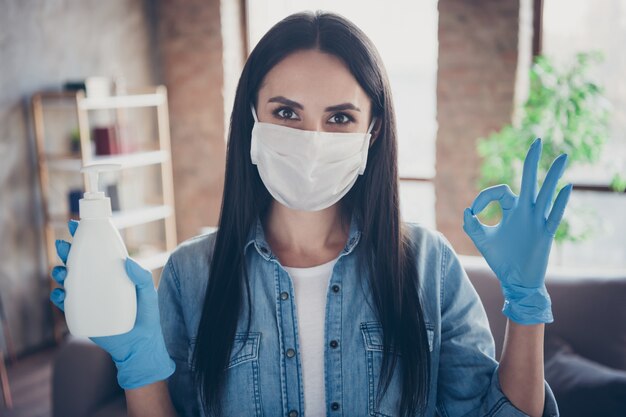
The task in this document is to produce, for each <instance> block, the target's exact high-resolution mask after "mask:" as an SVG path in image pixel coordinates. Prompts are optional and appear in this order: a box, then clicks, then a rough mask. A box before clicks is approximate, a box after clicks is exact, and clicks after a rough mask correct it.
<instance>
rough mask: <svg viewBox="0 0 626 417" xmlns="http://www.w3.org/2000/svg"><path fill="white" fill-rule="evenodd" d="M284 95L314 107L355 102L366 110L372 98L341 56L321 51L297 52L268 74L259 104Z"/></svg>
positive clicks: (260, 91) (262, 87)
mask: <svg viewBox="0 0 626 417" xmlns="http://www.w3.org/2000/svg"><path fill="white" fill-rule="evenodd" d="M278 95H282V96H285V97H287V98H289V99H290V100H294V101H297V102H298V103H301V104H303V105H304V107H305V109H306V108H307V106H313V107H325V106H328V105H333V104H340V103H344V102H351V103H353V104H355V105H357V106H359V107H361V109H362V110H364V107H366V104H367V103H368V102H369V97H368V96H367V94H366V93H365V91H364V90H363V89H362V88H361V86H360V85H359V83H358V82H357V80H356V78H354V76H353V75H352V73H351V72H350V70H349V69H348V67H347V66H346V64H345V63H344V62H343V61H342V60H341V59H340V58H338V57H336V56H334V55H331V54H327V53H324V52H321V51H317V50H307V51H297V52H294V53H292V54H290V55H288V56H287V57H286V58H284V59H283V60H282V61H280V62H279V63H278V64H276V65H275V66H274V67H273V68H272V69H271V70H270V71H269V72H268V73H267V75H266V76H265V79H264V80H263V84H262V85H261V88H260V90H259V104H263V103H265V102H267V99H268V98H271V97H274V96H278Z"/></svg>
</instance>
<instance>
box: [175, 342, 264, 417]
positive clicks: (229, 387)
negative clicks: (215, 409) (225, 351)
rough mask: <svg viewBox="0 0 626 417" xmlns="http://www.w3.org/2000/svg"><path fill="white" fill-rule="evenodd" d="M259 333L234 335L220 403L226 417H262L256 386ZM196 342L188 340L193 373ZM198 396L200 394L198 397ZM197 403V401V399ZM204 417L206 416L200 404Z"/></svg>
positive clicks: (257, 379) (225, 369) (259, 395)
mask: <svg viewBox="0 0 626 417" xmlns="http://www.w3.org/2000/svg"><path fill="white" fill-rule="evenodd" d="M260 343H261V333H260V332H250V333H248V337H247V339H246V333H245V332H241V333H236V334H235V339H234V340H233V347H232V349H231V353H230V358H229V360H228V364H227V365H226V367H225V368H224V372H225V373H226V375H225V379H224V390H223V391H222V397H221V403H222V414H223V415H227V416H239V415H241V416H244V415H245V416H261V414H262V413H261V394H260V383H259V347H260ZM195 344H196V340H195V338H193V339H191V341H190V345H189V353H188V358H187V364H188V366H189V369H190V370H192V371H193V367H192V357H193V350H194V349H195ZM198 394H199V393H198ZM198 401H200V399H199V397H198ZM200 406H201V407H202V410H203V415H205V416H206V415H208V413H207V411H206V410H205V408H204V405H203V404H201V402H200Z"/></svg>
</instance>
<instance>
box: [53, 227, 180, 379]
mask: <svg viewBox="0 0 626 417" xmlns="http://www.w3.org/2000/svg"><path fill="white" fill-rule="evenodd" d="M68 226H69V230H70V234H71V235H72V236H74V232H75V231H76V228H77V227H78V222H77V221H76V220H70V221H69V222H68ZM55 244H56V248H57V254H58V255H59V258H61V260H62V261H63V264H65V262H66V261H67V256H68V254H69V251H70V247H71V244H70V243H68V242H66V241H64V240H57V241H56V242H55ZM125 266H126V273H127V274H128V277H129V278H130V279H131V281H132V282H133V283H134V284H135V286H136V289H137V318H136V319H135V326H134V327H133V328H132V330H130V331H129V332H127V333H123V334H119V335H115V336H102V337H90V338H89V339H90V340H92V341H93V342H94V343H96V344H97V345H98V346H100V347H101V348H102V349H104V350H105V351H107V352H108V353H109V354H110V355H111V358H112V359H113V362H115V365H116V366H117V382H118V383H119V385H120V386H121V387H122V388H124V389H132V388H139V387H141V386H144V385H148V384H151V383H153V382H156V381H161V380H163V379H167V378H168V377H169V376H170V375H172V374H173V373H174V370H175V364H174V361H173V360H172V359H171V358H170V356H169V354H168V352H167V349H166V347H165V341H164V339H163V333H162V332H161V322H160V317H159V304H158V295H157V292H156V289H155V288H154V283H153V282H152V273H151V272H150V271H148V270H145V269H143V268H142V267H141V266H140V265H139V264H138V263H137V262H135V261H134V260H133V259H132V258H130V257H128V258H126V264H125ZM51 275H52V278H53V279H54V280H55V281H56V282H58V283H59V284H61V285H63V281H65V277H66V276H67V268H66V267H65V266H61V265H57V266H55V267H54V268H52V272H51ZM50 300H51V301H52V302H53V303H54V304H55V305H56V306H57V307H58V308H59V309H61V310H62V311H65V310H64V300H65V290H63V289H61V288H55V289H54V290H52V292H51V293H50ZM113 301H114V300H111V302H113Z"/></svg>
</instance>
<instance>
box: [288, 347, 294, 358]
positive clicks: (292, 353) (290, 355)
mask: <svg viewBox="0 0 626 417" xmlns="http://www.w3.org/2000/svg"><path fill="white" fill-rule="evenodd" d="M295 355H296V351H295V350H293V349H287V357H288V358H293V357H294V356H295Z"/></svg>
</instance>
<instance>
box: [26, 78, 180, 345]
mask: <svg viewBox="0 0 626 417" xmlns="http://www.w3.org/2000/svg"><path fill="white" fill-rule="evenodd" d="M59 105H62V106H71V109H72V112H74V114H75V116H76V121H77V125H78V126H77V128H78V132H79V138H80V152H79V154H70V153H69V152H50V151H49V150H48V149H47V146H46V144H47V141H51V140H59V139H58V138H55V137H52V136H53V135H52V134H50V137H48V135H47V131H46V130H47V129H46V128H47V126H46V118H45V117H44V114H45V112H46V111H47V109H48V107H49V106H59ZM131 108H144V109H152V110H154V111H156V131H157V136H158V140H157V141H152V142H156V143H155V144H154V145H152V144H151V145H150V146H152V149H143V150H141V151H133V152H129V153H118V154H113V155H95V153H94V151H93V146H92V140H91V128H92V126H91V125H90V112H93V111H105V110H106V111H115V114H116V117H121V116H122V113H121V111H122V109H131ZM32 111H33V122H34V130H35V140H36V148H37V158H38V168H39V169H38V171H39V172H38V173H39V180H40V181H39V183H40V187H41V196H42V204H43V208H42V209H43V215H44V234H45V239H46V255H47V262H48V273H50V272H51V270H52V268H53V267H54V266H55V265H58V264H59V260H58V257H57V254H56V248H55V245H54V241H55V240H56V239H57V238H59V237H58V235H57V232H58V231H59V230H64V229H66V228H67V221H68V219H69V216H68V214H69V213H67V212H58V210H57V211H56V212H55V211H54V210H53V209H52V207H51V204H50V203H51V202H52V201H51V198H52V196H51V193H49V189H50V185H51V184H50V178H51V176H52V175H53V174H58V173H65V174H70V175H71V174H72V173H77V175H81V174H80V168H81V167H82V166H83V165H86V164H91V163H115V164H120V165H121V172H122V173H123V172H124V171H126V170H128V169H140V168H145V167H150V166H160V181H159V182H160V189H161V191H162V198H161V200H162V201H161V203H160V204H154V203H152V204H143V205H141V206H139V207H134V208H128V209H121V210H116V211H114V212H113V218H112V221H113V223H114V224H115V226H116V227H117V228H118V229H119V230H120V231H122V230H125V229H130V228H133V227H137V226H142V225H145V224H147V223H151V222H156V221H160V224H163V226H164V233H163V236H164V240H163V242H159V245H158V246H159V247H160V249H158V250H155V249H152V250H146V251H145V253H136V254H132V255H131V256H133V257H134V258H135V259H136V260H137V261H138V262H139V263H140V264H141V265H143V266H144V267H145V268H147V269H150V270H152V271H155V270H157V269H159V268H161V267H163V265H165V262H166V261H167V259H168V257H169V255H170V253H171V251H172V250H174V248H175V247H176V245H177V237H176V222H175V207H174V188H173V177H172V162H171V147H170V137H169V118H168V108H167V91H166V88H165V87H164V86H156V87H151V88H148V89H145V90H144V91H141V92H137V93H136V94H125V95H116V96H109V97H97V98H96V97H86V96H85V92H84V91H82V90H79V91H61V92H45V91H44V92H39V93H37V94H35V95H33V97H32ZM55 178H56V177H55ZM122 181H123V179H122ZM87 183H88V178H87V177H86V175H85V176H83V186H84V189H85V190H86V189H87ZM48 277H49V274H48ZM50 286H51V287H50V289H51V290H52V289H53V288H54V287H56V286H57V285H56V283H55V282H54V281H53V280H52V279H50ZM51 306H52V304H51ZM52 309H53V316H54V319H55V323H54V325H55V329H54V331H55V339H56V340H57V342H59V341H61V340H62V337H63V333H64V331H65V330H66V327H65V323H64V318H63V316H62V314H61V313H60V312H59V311H58V309H56V307H54V306H52Z"/></svg>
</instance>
